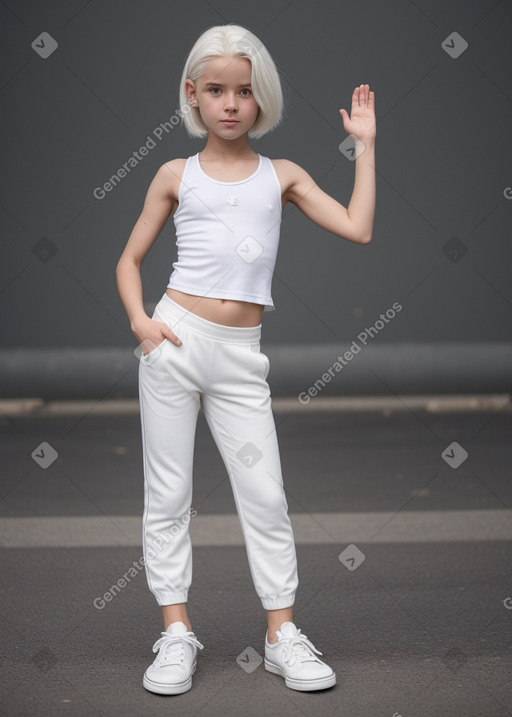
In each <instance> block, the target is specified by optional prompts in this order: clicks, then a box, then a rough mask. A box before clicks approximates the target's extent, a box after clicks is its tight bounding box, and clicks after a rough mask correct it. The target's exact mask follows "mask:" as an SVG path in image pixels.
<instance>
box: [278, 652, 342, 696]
mask: <svg viewBox="0 0 512 717" xmlns="http://www.w3.org/2000/svg"><path fill="white" fill-rule="evenodd" d="M265 669H266V670H268V671H269V672H273V673H274V674H275V675H280V676H281V677H284V681H285V684H286V686H287V687H290V689H292V690H300V691H301V692H309V691H312V690H326V689H327V688H328V687H333V686H334V685H335V684H336V673H334V672H333V673H332V675H329V676H328V677H320V678H318V679H316V680H294V679H293V678H291V677H287V676H286V673H285V671H284V670H283V669H282V668H281V667H279V666H278V665H274V664H273V663H272V662H269V661H268V660H267V659H266V658H265Z"/></svg>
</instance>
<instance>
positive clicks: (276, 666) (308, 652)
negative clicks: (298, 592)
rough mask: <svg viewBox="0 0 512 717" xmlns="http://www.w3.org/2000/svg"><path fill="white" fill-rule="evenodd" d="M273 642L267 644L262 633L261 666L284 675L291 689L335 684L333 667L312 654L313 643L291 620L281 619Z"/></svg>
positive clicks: (309, 688) (316, 688)
mask: <svg viewBox="0 0 512 717" xmlns="http://www.w3.org/2000/svg"><path fill="white" fill-rule="evenodd" d="M276 635H277V642H276V643H274V644H270V643H269V641H268V630H267V634H266V635H265V669H266V670H268V671H269V672H274V673H275V674H276V675H281V677H284V679H285V684H286V686H287V687H290V688H291V689H292V690H303V691H308V690H325V689H326V688H327V687H332V686H333V685H335V684H336V674H335V673H334V671H333V670H331V668H330V667H329V665H326V664H325V662H322V661H321V660H319V659H318V657H316V656H315V655H314V654H313V651H314V652H316V653H317V654H318V655H321V654H322V653H321V652H319V651H318V650H317V649H316V647H315V646H314V645H313V644H312V643H311V642H310V641H309V640H308V639H307V637H306V635H301V632H300V630H298V629H297V628H296V627H295V625H294V624H293V622H289V621H286V622H283V624H282V625H281V629H280V630H276Z"/></svg>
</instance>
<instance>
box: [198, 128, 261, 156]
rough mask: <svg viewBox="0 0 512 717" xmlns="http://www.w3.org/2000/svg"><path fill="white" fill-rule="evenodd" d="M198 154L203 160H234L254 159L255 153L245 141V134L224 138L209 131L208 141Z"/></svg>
mask: <svg viewBox="0 0 512 717" xmlns="http://www.w3.org/2000/svg"><path fill="white" fill-rule="evenodd" d="M199 156H200V159H204V160H205V161H213V162H214V161H216V160H222V161H223V162H236V161H240V160H246V159H254V158H255V157H256V156H257V153H256V152H254V150H253V149H251V147H250V145H249V142H248V141H247V134H245V135H244V136H243V137H238V138H237V139H233V140H225V139H222V137H217V135H215V134H213V133H212V132H210V133H209V136H208V141H207V143H206V145H205V147H204V149H203V150H202V151H201V153H200V155H199Z"/></svg>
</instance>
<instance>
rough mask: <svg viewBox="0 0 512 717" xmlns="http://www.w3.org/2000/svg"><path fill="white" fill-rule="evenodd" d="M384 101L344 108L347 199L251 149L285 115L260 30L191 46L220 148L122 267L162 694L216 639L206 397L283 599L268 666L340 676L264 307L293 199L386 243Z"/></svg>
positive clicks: (244, 520) (134, 238)
mask: <svg viewBox="0 0 512 717" xmlns="http://www.w3.org/2000/svg"><path fill="white" fill-rule="evenodd" d="M374 101H375V98H374V93H373V92H370V91H369V85H360V86H359V87H356V88H355V90H354V92H353V95H352V116H351V117H349V115H348V113H347V111H346V110H344V109H340V114H341V115H342V119H343V125H344V128H345V131H346V132H347V133H350V134H351V135H353V136H354V138H355V141H356V145H357V147H358V150H361V148H362V151H360V152H359V151H358V152H357V153H356V159H355V183H354V190H353V193H352V197H351V200H350V203H349V206H348V208H345V207H344V206H343V205H342V204H340V203H339V202H337V201H336V200H335V199H333V198H332V197H330V196H329V195H328V194H326V193H325V192H323V191H322V190H321V189H320V188H319V187H318V186H317V185H316V184H315V182H314V181H313V179H312V178H311V177H310V176H309V174H307V172H305V171H304V170H303V169H301V167H299V166H298V165H297V164H294V163H293V162H290V161H288V160H285V159H277V160H276V159H273V160H271V159H269V158H268V157H265V156H262V155H260V154H258V153H256V152H254V151H253V150H252V149H251V147H250V145H249V142H248V139H249V138H250V139H257V138H258V137H262V136H263V135H264V134H266V133H267V132H269V131H270V130H272V129H273V128H274V127H276V125H277V124H278V123H279V122H280V121H281V116H282V111H283V97H282V93H281V85H280V81H279V76H278V73H277V70H276V67H275V65H274V62H273V60H272V58H271V56H270V55H269V53H268V51H267V50H266V48H265V47H264V46H263V45H262V43H261V42H260V41H259V40H258V38H257V37H255V36H254V35H253V34H252V33H251V32H249V31H248V30H246V29H245V28H243V27H240V26H238V25H233V24H229V25H221V26H216V27H211V28H209V29H208V30H206V31H205V32H204V33H203V34H202V35H201V36H200V37H199V39H198V40H197V42H196V43H195V45H194V46H193V48H192V50H191V52H190V54H189V56H188V58H187V61H186V64H185V67H184V70H183V75H182V79H181V86H180V105H181V113H182V115H183V121H184V124H185V127H186V129H187V131H188V133H189V135H190V136H192V137H207V142H206V145H205V147H204V148H203V149H202V150H201V151H200V152H198V153H197V154H195V155H194V156H191V157H188V158H187V159H173V160H172V161H169V162H166V163H165V164H164V165H162V167H161V168H160V169H159V171H158V172H157V174H156V176H155V178H154V179H153V181H152V183H151V185H150V187H149V190H148V193H147V197H146V200H145V203H144V207H143V210H142V213H141V215H140V217H139V219H138V221H137V223H136V224H135V227H134V229H133V231H132V233H131V236H130V238H129V240H128V243H127V245H126V248H125V250H124V251H123V254H122V256H121V258H120V259H119V263H118V265H117V268H116V276H117V285H118V290H119V295H120V297H121V301H122V303H123V305H124V307H125V309H126V312H127V314H128V317H129V320H130V327H131V330H132V331H133V333H134V335H135V337H136V338H137V341H138V342H139V344H140V348H141V350H142V352H143V353H142V354H141V355H140V363H139V398H140V413H141V429H142V445H143V459H144V516H143V546H144V560H145V569H146V576H147V580H148V585H149V588H150V590H151V591H152V592H153V594H154V595H155V597H156V600H157V603H158V604H159V605H160V606H162V610H163V618H164V629H165V632H162V633H161V635H162V636H161V638H160V639H159V640H157V642H156V643H155V645H154V647H153V651H154V652H157V653H158V654H157V657H156V659H155V661H154V662H153V664H152V665H150V666H149V667H148V669H147V670H146V673H145V675H144V679H143V685H144V687H145V688H146V689H147V690H150V691H152V692H157V693H160V694H178V693H182V692H186V691H187V690H189V689H190V688H191V686H192V675H193V673H194V671H195V669H196V664H197V648H200V649H203V645H202V644H201V643H200V642H199V641H198V639H197V638H196V636H195V634H194V632H193V631H192V626H191V623H190V620H189V617H188V614H187V610H186V604H187V599H188V590H189V587H190V584H191V578H192V552H191V541H190V537H189V531H188V523H189V521H190V505H191V497H192V457H193V451H194V440H195V430H196V422H197V415H198V411H199V407H200V406H202V408H203V411H204V415H205V417H206V420H207V422H208V426H209V428H210V430H211V432H212V435H213V438H214V440H215V443H216V445H217V447H218V449H219V452H220V454H221V456H222V459H223V461H224V463H225V466H226V470H227V471H228V474H229V479H230V482H231V486H232V490H233V495H234V498H235V504H236V508H237V511H238V516H239V519H240V524H241V527H242V530H243V535H244V540H245V545H246V551H247V556H248V561H249V567H250V571H251V576H252V579H253V582H254V586H255V589H256V592H257V594H258V596H259V597H260V599H261V602H262V605H263V608H264V609H265V610H266V611H267V622H268V624H267V632H266V635H265V646H264V649H265V668H266V669H267V670H269V671H270V672H273V673H276V674H278V675H280V676H282V677H284V678H285V684H286V685H287V686H288V687H290V688H292V689H295V690H318V689H325V688H328V687H332V686H333V685H334V684H335V682H336V675H335V673H334V672H333V670H332V669H331V668H330V667H329V666H328V665H327V664H325V663H324V662H322V661H321V660H320V659H319V658H318V657H317V655H321V654H322V653H321V652H319V651H318V650H317V649H316V648H315V647H314V645H313V644H312V643H311V642H310V641H309V640H308V639H307V638H306V635H304V634H301V630H300V629H299V628H297V627H296V625H295V624H294V622H293V611H292V606H293V604H294V601H295V594H296V590H297V586H298V576H297V560H296V553H295V544H294V536H293V532H292V528H291V523H290V519H289V516H288V504H287V501H286V498H285V493H284V489H283V478H282V474H281V465H280V456H279V448H278V441H277V436H276V432H275V424H274V418H273V414H272V408H271V398H270V389H269V385H268V383H267V381H266V379H267V375H268V372H269V368H270V364H269V360H268V357H267V356H266V355H265V354H264V353H262V352H261V350H260V338H261V327H262V323H261V320H262V313H263V311H271V310H273V309H274V304H273V301H272V297H271V293H270V290H271V280H272V275H273V271H274V265H275V261H276V255H277V249H278V243H279V234H280V222H281V213H282V208H283V207H284V206H285V205H286V204H287V203H288V202H292V203H293V204H295V205H296V206H297V207H298V208H299V209H300V210H301V211H302V212H303V213H304V214H305V215H306V216H307V217H309V219H311V220H312V221H313V222H315V223H316V224H318V225H319V226H320V227H322V228H324V229H326V230H327V231H329V232H332V233H333V234H336V235H337V236H339V237H342V238H344V239H348V240H349V241H352V242H356V243H357V244H367V243H368V242H369V241H370V239H371V235H372V230H373V218H374V211H375V172H374V164H375V154H374V142H375V135H376V128H375V113H374ZM361 143H362V144H361ZM171 215H172V216H173V219H174V224H175V227H176V236H177V247H178V259H177V262H175V263H174V264H173V268H174V271H173V272H172V274H171V276H170V279H169V283H168V285H167V288H166V290H165V292H164V294H163V296H162V297H161V299H160V301H159V303H158V304H157V306H156V308H155V311H154V313H153V315H152V317H151V318H149V317H148V316H147V314H146V313H145V311H144V308H143V300H142V284H141V276H140V267H141V264H142V262H143V260H144V258H145V256H146V254H147V253H148V251H149V250H150V248H151V246H152V245H153V243H154V242H155V240H156V238H157V237H158V235H159V233H160V231H161V230H162V228H163V226H164V224H165V223H166V221H167V219H168V217H169V216H171ZM315 653H316V654H315Z"/></svg>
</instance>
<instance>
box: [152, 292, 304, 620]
mask: <svg viewBox="0 0 512 717" xmlns="http://www.w3.org/2000/svg"><path fill="white" fill-rule="evenodd" d="M152 318H153V319H155V320H157V321H162V322H163V323H165V324H167V325H168V326H169V327H170V328H171V329H172V330H173V331H174V333H175V334H176V335H177V336H178V337H179V338H180V339H181V341H182V345H181V346H175V345H174V344H173V343H172V342H171V341H169V340H168V339H165V340H164V341H163V343H161V344H160V345H159V346H158V347H156V348H154V349H153V350H152V351H150V353H149V354H147V355H146V356H142V357H141V359H140V363H139V399H140V416H141V428H142V447H143V458H144V518H143V547H144V562H145V569H146V576H147V580H148V585H149V588H150V590H151V591H152V592H153V594H154V595H155V597H156V600H157V602H158V604H159V605H172V604H175V603H181V602H187V599H188V590H189V587H190V585H191V581H192V546H191V540H190V536H189V530H188V526H189V523H190V521H191V520H193V519H194V518H193V517H191V501H192V463H193V453H194V442H195V433H196V425H197V415H198V411H199V407H200V406H202V408H203V411H204V415H205V418H206V420H207V422H208V426H209V428H210V430H211V433H212V436H213V438H214V440H215V443H216V445H217V447H218V449H219V452H220V455H221V457H222V459H223V461H224V464H225V466H226V470H227V472H228V475H229V479H230V482H231V487H232V490H233V496H234V499H235V505H236V508H237V511H238V517H239V519H240V525H241V527H242V532H243V535H244V539H245V546H246V550H247V556H248V559H249V567H250V571H251V575H252V579H253V582H254V587H255V589H256V592H257V594H258V596H259V597H260V599H261V602H262V605H263V607H264V609H266V610H275V609H278V608H283V607H289V606H290V605H293V603H294V600H295V592H296V589H297V586H298V575H297V558H296V552H295V543H294V536H293V531H292V527H291V523H290V518H289V516H288V504H287V501H286V497H285V493H284V488H283V478H282V473H281V461H280V455H279V447H278V440H277V434H276V427H275V423H274V417H273V414H272V410H271V398H270V388H269V385H268V383H267V380H266V379H267V375H268V372H269V369H270V363H269V360H268V357H267V356H266V355H265V354H264V353H262V352H261V350H260V338H261V326H262V325H261V324H259V325H258V326H250V327H238V326H224V325H222V324H218V323H215V322H212V321H208V320H206V319H203V318H202V317H200V316H197V315H196V314H193V313H191V312H189V311H187V310H186V309H184V308H183V307H181V306H180V305H179V304H177V303H176V302H175V301H173V300H172V299H171V298H170V297H169V296H168V295H167V294H166V293H164V294H163V296H162V298H161V300H160V301H159V303H158V304H157V306H156V308H155V311H154V313H153V316H152ZM192 515H193V513H192Z"/></svg>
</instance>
